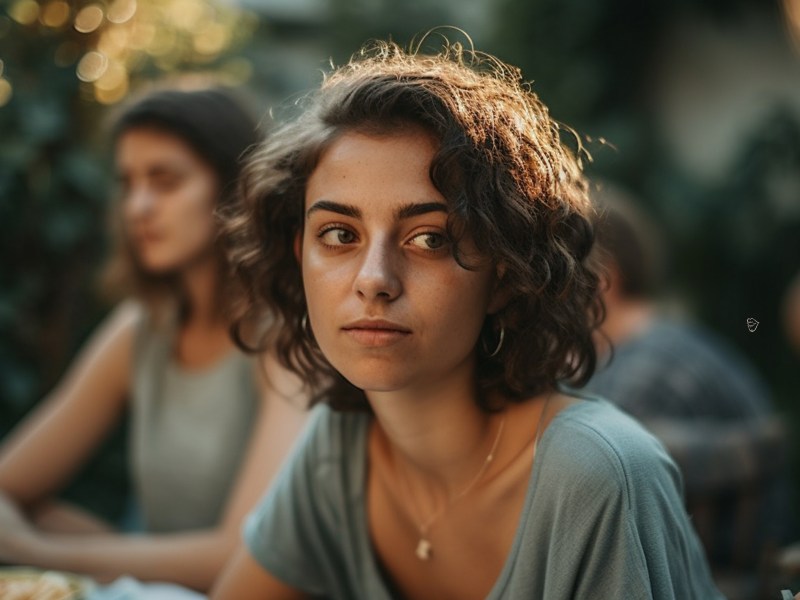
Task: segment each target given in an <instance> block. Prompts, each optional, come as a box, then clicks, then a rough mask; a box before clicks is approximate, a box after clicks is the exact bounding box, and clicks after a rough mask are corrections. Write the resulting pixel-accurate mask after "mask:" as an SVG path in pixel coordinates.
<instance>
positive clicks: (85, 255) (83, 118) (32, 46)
mask: <svg viewBox="0 0 800 600" xmlns="http://www.w3.org/2000/svg"><path fill="white" fill-rule="evenodd" d="M0 35H2V37H0V60H2V61H3V65H4V69H3V76H4V77H5V78H6V79H7V80H8V81H9V82H11V85H12V96H11V98H10V100H9V101H8V102H7V103H6V104H5V105H4V106H2V107H0V131H2V135H1V136H0V256H2V263H0V435H2V434H3V433H4V432H5V431H7V430H8V429H10V428H11V427H12V426H13V425H14V424H15V423H16V422H17V421H18V420H19V419H20V417H22V416H23V415H24V414H25V413H26V412H27V411H28V410H29V409H30V408H31V407H32V406H33V404H34V403H35V402H36V401H38V400H39V398H41V397H42V396H43V395H45V394H46V393H47V392H48V391H49V390H50V389H51V388H52V386H53V385H54V383H55V382H56V381H57V379H58V377H59V376H60V375H61V373H62V371H63V369H64V367H65V365H66V364H67V362H68V360H69V359H70V358H71V357H72V355H73V354H74V353H75V351H76V350H77V348H78V345H79V344H80V342H81V341H82V340H83V338H84V337H85V336H86V334H87V332H88V330H89V329H90V327H91V326H93V325H94V323H95V322H96V321H97V319H98V318H99V316H100V314H101V312H102V310H103V307H102V306H101V305H100V303H99V302H98V300H97V296H96V294H94V285H93V276H94V273H95V270H96V268H97V266H98V264H99V261H100V260H101V259H102V257H103V256H104V253H105V236H104V230H105V227H104V223H105V217H104V214H105V205H106V197H107V193H106V192H107V189H108V179H109V177H108V174H107V170H106V169H105V168H104V165H103V163H102V161H101V160H99V156H100V154H99V152H98V150H99V149H98V148H97V147H96V145H95V140H96V136H95V133H96V132H97V130H98V128H99V123H100V117H101V114H100V112H101V111H99V110H98V109H97V106H96V105H93V104H91V103H86V102H83V101H82V100H81V94H80V87H79V83H80V82H79V81H78V79H77V78H76V77H75V67H74V65H72V64H67V65H64V66H59V65H58V64H57V63H56V60H55V56H56V52H57V51H58V49H59V48H60V47H62V44H63V43H64V42H65V41H70V42H72V43H75V44H77V43H78V42H79V38H78V35H77V33H76V32H74V31H69V30H66V31H64V32H56V31H48V32H46V34H45V35H42V34H41V31H40V30H39V28H38V27H35V26H23V25H20V24H19V23H17V22H15V21H12V20H11V19H10V18H9V17H8V16H7V15H6V14H3V13H0ZM114 439H118V438H117V437H115V438H114ZM121 443H122V442H121V441H117V445H120V444H121ZM101 455H102V457H103V458H99V459H98V460H97V461H95V462H94V463H93V464H92V465H90V466H89V467H87V470H86V473H85V474H84V475H83V477H82V478H81V481H92V480H93V479H95V478H97V477H103V478H108V480H109V481H110V482H114V483H115V484H116V485H112V488H114V489H119V490H121V494H120V496H122V495H124V494H125V493H126V490H127V487H126V486H127V478H126V477H125V473H124V468H123V467H124V464H123V461H122V460H121V458H120V456H121V454H120V453H119V452H117V453H113V452H103V453H101ZM84 485H86V484H84ZM76 489H77V490H78V491H77V492H76V491H75V490H76ZM80 490H81V485H78V487H77V488H72V489H71V490H70V492H69V493H68V495H70V496H72V497H73V498H75V499H78V500H81V499H82V498H81V497H80V496H81V493H80ZM76 494H77V497H76ZM90 495H91V498H86V501H87V503H88V504H89V505H92V506H95V507H96V508H97V509H98V510H99V511H100V512H101V513H104V514H106V515H109V516H113V515H114V514H115V511H117V510H118V504H119V499H115V498H109V497H108V495H107V494H101V495H97V494H90Z"/></svg>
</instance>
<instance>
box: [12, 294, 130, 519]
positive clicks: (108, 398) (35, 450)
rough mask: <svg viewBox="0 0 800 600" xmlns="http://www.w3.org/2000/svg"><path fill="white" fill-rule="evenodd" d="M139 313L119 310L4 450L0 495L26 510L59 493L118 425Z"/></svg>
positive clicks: (127, 307)
mask: <svg viewBox="0 0 800 600" xmlns="http://www.w3.org/2000/svg"><path fill="white" fill-rule="evenodd" d="M139 314H140V311H139V308H138V306H137V305H135V304H133V303H125V304H122V305H120V306H119V307H118V308H117V309H116V310H115V311H114V312H113V313H112V314H111V316H109V317H108V318H107V319H106V321H105V322H104V323H103V324H102V325H101V326H100V327H99V328H98V330H97V332H96V333H95V334H94V336H93V337H92V338H91V340H90V341H89V343H88V344H87V345H86V346H85V347H84V349H83V350H82V352H81V353H80V355H79V356H78V358H77V360H76V361H75V362H74V363H73V365H72V366H71V367H70V369H69V370H68V372H67V374H66V375H65V377H64V378H63V380H62V381H61V382H60V383H59V385H58V386H57V387H56V388H55V389H54V390H53V391H52V392H51V393H50V394H49V395H48V397H47V398H46V399H45V400H43V401H42V403H40V405H39V406H38V407H36V409H35V410H34V411H33V412H32V413H31V415H30V416H28V417H27V418H26V419H25V420H24V421H23V422H22V423H21V424H20V425H19V426H18V427H17V428H16V429H14V430H13V431H12V432H11V433H10V434H9V436H8V437H7V438H6V439H5V440H3V443H2V445H0V491H2V492H4V493H5V494H6V495H8V496H9V497H10V498H11V499H13V500H14V501H15V502H16V503H18V504H19V505H20V506H21V507H22V508H24V509H30V508H34V505H35V504H36V503H38V502H41V501H43V500H46V499H48V497H49V496H51V495H52V494H54V493H56V492H57V491H58V490H59V489H60V488H61V487H62V486H63V485H64V484H65V483H66V482H67V481H68V480H69V479H70V478H71V477H72V475H73V474H74V473H75V471H76V470H77V469H78V468H79V467H80V466H81V465H82V464H83V463H84V461H85V460H86V459H87V458H88V456H89V455H90V454H91V452H92V451H93V450H95V449H96V448H97V446H98V445H99V444H100V442H102V440H103V439H104V438H105V437H106V436H107V435H108V434H109V433H110V431H111V430H112V428H113V427H114V425H115V424H116V423H117V421H118V419H119V417H120V415H121V414H122V410H123V407H124V404H125V401H126V395H127V391H128V388H129V380H130V365H131V354H132V351H133V338H134V335H135V333H134V331H135V325H136V321H137V319H138V318H139Z"/></svg>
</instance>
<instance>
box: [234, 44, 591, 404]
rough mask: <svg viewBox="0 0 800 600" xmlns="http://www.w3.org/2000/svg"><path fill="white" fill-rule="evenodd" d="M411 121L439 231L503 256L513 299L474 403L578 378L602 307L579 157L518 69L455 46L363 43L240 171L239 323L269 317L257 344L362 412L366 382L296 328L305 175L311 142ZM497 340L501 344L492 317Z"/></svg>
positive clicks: (324, 143)
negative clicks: (428, 148) (431, 49)
mask: <svg viewBox="0 0 800 600" xmlns="http://www.w3.org/2000/svg"><path fill="white" fill-rule="evenodd" d="M413 126H419V127H422V128H423V129H424V130H425V131H427V132H429V133H430V134H432V135H433V136H434V138H435V139H436V141H437V143H438V149H437V151H436V154H435V157H434V158H433V161H432V164H431V166H430V177H431V181H432V182H433V184H434V185H435V186H436V188H437V189H438V190H439V191H440V192H441V193H442V195H443V196H444V197H445V198H446V199H447V201H448V204H449V208H450V212H449V216H448V234H449V235H450V236H451V239H452V240H453V241H454V242H455V243H454V244H453V247H454V256H455V259H456V260H458V261H459V264H462V266H464V267H465V268H470V266H469V265H467V264H464V262H463V260H462V259H463V257H461V256H459V253H458V241H459V239H461V237H462V236H463V235H465V234H468V235H469V236H470V237H471V238H472V239H473V240H474V242H475V244H476V246H477V248H478V250H479V251H480V252H481V253H482V254H483V255H485V256H488V257H490V258H491V259H492V260H493V262H494V264H495V265H501V267H500V270H501V271H502V278H501V281H500V285H501V286H505V288H506V290H507V293H508V298H509V300H508V303H507V304H506V306H505V307H504V308H503V309H502V310H501V311H499V312H498V313H497V314H496V315H494V316H492V317H490V318H487V322H486V323H485V324H484V329H483V331H482V334H481V337H482V338H484V337H488V338H490V339H491V341H489V342H488V343H487V346H488V347H489V351H488V352H487V351H485V350H483V349H481V347H482V344H481V343H479V344H478V360H477V380H478V384H479V386H480V390H481V394H480V400H479V401H480V403H481V406H482V407H483V408H485V409H487V410H488V409H490V408H492V407H491V406H490V404H489V401H488V398H489V396H490V392H492V391H500V392H501V393H502V394H504V395H505V396H506V397H508V398H512V399H516V400H522V399H525V398H528V397H530V396H532V395H535V394H537V393H539V392H542V391H545V390H548V389H553V388H554V387H555V385H556V384H557V382H558V381H559V380H563V379H568V380H570V381H571V382H573V383H576V384H582V383H585V381H586V380H587V379H588V377H589V376H590V375H591V374H592V372H593V370H594V366H595V362H596V355H595V350H594V346H593V344H592V339H591V332H592V330H593V329H595V328H596V326H597V323H598V322H599V320H600V319H601V318H602V313H603V308H602V303H601V301H600V298H599V294H598V275H597V272H596V270H595V268H594V267H593V266H592V264H591V261H590V259H589V253H590V249H591V247H592V242H593V233H592V225H591V219H592V217H591V213H592V207H591V203H590V201H589V199H588V195H587V188H588V186H587V183H586V180H585V178H584V176H583V173H582V170H581V166H580V163H579V160H578V159H577V158H576V156H575V155H574V154H573V153H572V152H571V151H570V150H569V149H568V148H566V147H565V145H564V144H563V143H562V140H561V133H562V131H561V128H560V127H559V126H558V125H557V124H556V123H555V122H554V121H553V119H551V118H550V116H549V114H548V110H547V108H546V107H545V106H544V105H543V104H542V102H541V101H540V100H539V99H538V97H537V96H536V95H535V94H534V93H533V92H531V91H530V89H528V87H527V86H526V85H524V84H523V83H522V81H521V75H520V72H519V70H518V69H515V68H514V67H510V66H508V65H505V64H503V63H501V62H500V61H499V60H497V59H495V58H493V57H490V56H488V55H482V54H478V53H477V52H472V51H465V50H464V49H463V48H462V47H461V46H460V45H458V44H453V45H449V44H445V46H444V48H443V49H442V50H441V51H440V52H439V53H437V54H422V53H420V52H406V51H404V50H403V49H402V48H400V47H399V46H397V45H396V44H394V43H391V42H380V41H379V42H373V43H371V44H370V45H368V46H365V47H364V48H362V50H361V51H360V52H358V53H357V54H356V55H354V57H353V58H352V59H351V60H350V62H349V63H348V64H347V65H345V66H343V67H340V68H338V69H336V70H334V71H333V73H332V74H330V75H329V76H328V77H327V78H326V79H325V81H324V83H323V84H322V86H321V88H320V89H319V90H318V91H316V93H313V94H311V95H310V96H308V97H307V98H306V105H305V111H304V112H303V113H302V114H301V115H300V116H299V117H298V118H296V119H295V120H293V121H292V122H290V123H288V124H286V125H284V126H283V127H282V128H279V129H278V130H277V131H276V132H275V133H274V134H273V135H272V136H270V138H269V139H268V140H267V141H266V142H265V143H264V144H263V145H262V146H261V147H260V148H259V149H258V150H257V151H256V152H255V153H254V154H253V155H252V156H251V158H250V160H249V162H248V164H247V166H246V167H245V169H244V171H243V176H242V181H241V193H242V197H243V202H242V203H241V206H240V210H239V211H237V212H235V213H234V214H230V215H229V220H228V225H227V227H226V229H227V233H228V244H229V248H230V252H231V257H232V258H231V262H232V264H233V265H234V267H235V269H236V271H237V272H238V274H239V276H240V277H241V279H242V281H243V283H244V285H243V288H244V289H245V290H246V291H247V294H246V296H245V297H244V298H243V299H242V303H241V305H240V307H239V308H240V312H239V317H240V322H239V327H237V328H236V330H235V331H236V335H237V337H238V339H239V341H240V343H241V344H242V345H243V346H244V347H247V346H248V344H245V343H244V342H243V340H242V338H243V337H244V335H243V331H245V330H247V329H248V328H246V327H244V324H245V323H248V324H252V323H254V322H258V320H259V319H260V318H262V317H263V316H265V315H266V316H268V317H269V318H270V319H272V323H271V326H269V327H268V329H267V331H266V333H265V335H264V336H262V337H261V338H260V340H259V342H260V343H259V344H257V345H256V346H255V347H252V346H251V348H252V349H256V348H258V349H262V350H263V349H265V348H266V347H268V346H270V347H272V348H274V349H275V351H276V353H277V355H278V357H279V359H280V360H281V361H282V362H283V364H284V365H286V366H288V367H289V368H291V369H292V370H294V371H295V372H297V373H298V374H299V375H301V376H302V377H303V378H304V380H306V381H308V382H309V383H310V384H311V386H312V390H313V391H314V392H315V394H314V400H315V401H317V400H320V399H324V400H326V401H328V402H330V403H331V404H332V405H333V406H334V407H335V408H340V409H348V408H359V409H364V408H365V407H367V406H368V405H367V404H366V399H365V397H364V395H363V392H362V391H361V390H358V389H356V388H355V387H354V386H352V385H351V384H350V383H349V382H347V381H346V380H345V379H344V378H343V377H342V376H341V375H340V374H339V373H337V372H336V371H335V370H334V369H333V368H332V367H331V365H330V364H329V363H328V361H327V360H326V359H325V357H324V356H322V354H321V352H320V351H319V348H318V347H317V346H316V344H315V342H314V340H313V339H312V337H311V336H310V335H308V334H307V332H306V331H305V328H304V323H305V319H304V316H305V312H306V301H305V296H304V292H303V285H302V277H301V272H300V266H299V264H298V262H297V259H296V257H295V255H294V252H293V247H294V243H295V239H296V236H297V234H298V233H299V232H301V231H302V228H303V210H304V196H305V187H306V183H307V181H308V178H309V176H310V175H311V173H312V172H313V170H314V168H315V167H316V164H317V162H318V160H319V159H320V156H321V154H322V152H323V151H324V150H325V149H326V148H328V147H329V146H330V145H331V144H332V142H333V141H334V140H335V139H337V137H338V136H340V135H341V134H342V133H344V132H348V131H357V132H361V133H366V134H371V135H391V134H392V133H394V132H397V131H401V130H403V128H407V127H413ZM500 326H502V327H504V328H505V340H504V343H503V345H502V347H501V349H500V351H499V352H498V353H497V354H496V355H490V352H491V348H492V347H493V346H494V345H495V344H496V342H497V336H498V329H499V328H500Z"/></svg>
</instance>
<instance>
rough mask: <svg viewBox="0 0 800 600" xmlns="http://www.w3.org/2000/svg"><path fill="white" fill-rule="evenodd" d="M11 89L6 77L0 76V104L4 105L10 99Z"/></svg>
mask: <svg viewBox="0 0 800 600" xmlns="http://www.w3.org/2000/svg"><path fill="white" fill-rule="evenodd" d="M12 94H13V90H12V88H11V83H10V82H9V81H8V79H3V78H2V77H0V106H5V105H6V104H8V101H9V100H11V96H12Z"/></svg>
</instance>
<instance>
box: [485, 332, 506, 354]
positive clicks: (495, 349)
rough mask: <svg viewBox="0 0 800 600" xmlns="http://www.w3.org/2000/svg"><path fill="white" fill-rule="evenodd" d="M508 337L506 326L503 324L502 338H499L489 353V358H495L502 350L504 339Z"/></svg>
mask: <svg viewBox="0 0 800 600" xmlns="http://www.w3.org/2000/svg"><path fill="white" fill-rule="evenodd" d="M505 339H506V328H505V327H504V326H503V325H501V326H500V339H498V340H497V346H495V348H494V350H493V351H492V352H490V353H489V354H488V356H489V358H494V357H495V356H497V354H498V353H499V352H500V348H502V347H503V340H505Z"/></svg>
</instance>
